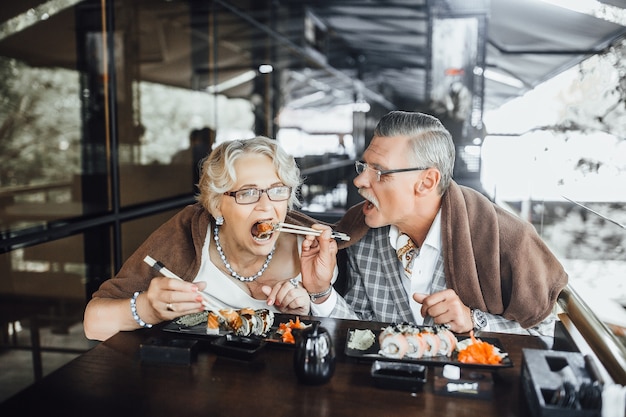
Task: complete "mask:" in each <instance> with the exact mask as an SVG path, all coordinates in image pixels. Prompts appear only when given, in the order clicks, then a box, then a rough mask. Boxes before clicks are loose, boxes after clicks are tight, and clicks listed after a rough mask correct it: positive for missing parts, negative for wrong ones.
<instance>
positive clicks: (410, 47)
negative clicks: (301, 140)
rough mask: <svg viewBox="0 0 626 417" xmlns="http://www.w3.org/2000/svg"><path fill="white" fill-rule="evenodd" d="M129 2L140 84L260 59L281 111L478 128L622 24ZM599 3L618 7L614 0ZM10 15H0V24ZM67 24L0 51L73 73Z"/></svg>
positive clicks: (297, 2)
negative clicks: (375, 107) (437, 117)
mask: <svg viewBox="0 0 626 417" xmlns="http://www.w3.org/2000/svg"><path fill="white" fill-rule="evenodd" d="M31 3H42V2H37V1H30V2H29V4H30V5H31V6H32V4H31ZM132 3H133V4H134V5H135V6H136V7H135V9H134V13H133V14H131V16H129V15H128V13H120V14H119V15H116V29H117V30H118V31H119V30H124V28H130V27H133V25H132V24H131V22H138V25H134V27H135V28H136V31H135V32H134V34H135V35H136V36H137V43H136V44H137V45H138V49H137V50H136V51H134V52H136V54H137V58H138V62H139V73H140V77H141V78H142V79H143V80H147V81H153V82H158V83H163V84H167V85H173V86H179V87H183V88H196V89H199V88H206V87H207V86H209V85H216V84H219V83H222V82H224V81H227V80H231V79H233V78H234V77H236V76H237V75H241V74H243V73H246V72H249V71H250V70H256V69H257V68H258V65H259V64H262V63H271V64H272V65H273V66H274V69H275V72H274V74H275V75H276V77H275V78H276V79H277V81H274V87H275V89H274V91H278V90H280V92H281V103H280V105H281V106H286V107H293V108H297V107H307V108H309V107H314V108H319V109H324V108H326V107H327V106H330V105H335V104H341V103H350V102H353V101H354V100H355V99H363V100H365V101H367V102H370V103H371V102H378V103H379V104H381V105H383V106H384V107H388V108H411V109H421V110H424V109H430V110H433V109H436V110H437V111H438V112H446V111H451V112H453V113H454V112H457V114H460V115H461V117H468V118H470V117H471V118H472V119H476V118H477V120H478V122H480V121H481V120H482V111H483V110H487V109H493V108H497V107H499V106H501V105H502V104H503V103H505V102H506V101H508V100H510V99H512V98H514V97H517V96H520V95H522V94H523V93H525V92H526V91H528V90H530V89H532V88H533V87H535V86H537V85H538V84H540V83H542V82H543V81H546V80H548V79H549V78H551V77H553V76H555V75H556V74H558V73H560V72H562V71H564V70H566V69H568V68H571V67H572V66H574V65H575V64H577V63H579V62H581V61H582V60H584V59H585V58H586V57H588V56H590V55H592V54H596V53H600V52H602V51H604V50H606V48H607V47H608V46H609V45H611V44H612V43H613V42H616V41H617V40H619V39H621V38H623V37H624V36H625V35H626V27H624V26H621V25H618V24H614V23H610V22H607V21H605V20H601V19H597V18H594V17H591V16H589V15H585V14H581V13H576V12H573V11H568V10H565V9H562V8H560V7H557V6H553V5H550V4H548V3H545V2H543V1H539V0H524V1H521V0H332V1H330V0H327V1H323V0H322V1H301V0H281V1H261V0H236V1H223V0H215V1H198V0H194V1H191V2H188V1H183V0H169V1H166V0H162V1H157V0H134V1H133V2H132ZM606 3H608V4H611V5H613V6H617V7H621V8H624V7H626V2H624V1H623V0H607V1H606ZM125 4H129V3H128V2H126V3H125ZM189 4H192V5H193V8H194V9H193V10H194V13H195V17H194V18H191V19H190V15H191V16H194V13H191V14H190V12H189ZM20 11H21V10H20ZM15 13H16V10H9V9H4V10H3V11H2V12H0V19H1V21H6V20H7V19H8V18H10V17H12V15H11V14H15ZM7 14H8V15H7ZM77 21H78V22H80V19H78V20H76V17H75V14H74V9H73V8H67V9H65V10H62V11H60V12H58V13H56V14H55V15H52V16H50V17H49V18H48V19H47V20H45V21H41V22H40V23H37V24H35V25H32V26H30V27H27V28H26V29H24V30H21V31H19V32H17V33H14V34H11V35H10V36H4V37H3V38H0V55H4V56H12V57H16V58H19V59H22V60H24V61H26V62H28V63H30V64H31V65H41V66H62V67H75V62H74V61H75V58H74V54H75V53H74V51H75V29H74V28H75V25H76V24H77V23H76V22H77ZM306 24H313V26H312V27H313V28H314V29H315V30H314V31H313V32H309V33H314V34H315V36H314V38H309V39H308V40H307V38H306V37H305V25H306ZM52 27H54V28H55V29H54V30H52V31H51V30H50V28H52ZM51 33H56V37H51V36H50V34H51ZM190 36H191V37H192V38H193V39H195V40H193V41H191V42H190ZM214 40H215V41H217V43H214V42H213V41H214ZM215 44H217V45H218V47H217V48H213V47H212V45H215ZM190 56H191V57H192V58H191V60H190ZM128 57H130V58H132V57H133V53H132V52H131V54H130V55H128ZM190 62H191V65H190ZM215 70H217V71H215ZM483 75H484V78H483ZM497 76H499V77H500V78H502V77H503V76H505V77H506V78H504V79H502V80H500V81H498V80H496V77H497ZM259 77H262V75H258V74H257V77H256V78H253V79H252V80H250V81H247V82H243V83H239V84H237V85H235V86H232V87H225V89H223V90H221V91H220V92H221V93H223V94H225V95H227V96H230V97H250V95H251V94H252V92H253V91H256V92H259V88H258V83H257V84H256V89H255V87H254V86H255V84H254V83H255V80H258V78H259ZM466 93H467V94H466ZM475 121H476V120H475ZM475 121H474V122H475ZM474 122H472V123H474Z"/></svg>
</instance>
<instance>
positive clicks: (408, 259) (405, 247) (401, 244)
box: [396, 233, 419, 279]
mask: <svg viewBox="0 0 626 417" xmlns="http://www.w3.org/2000/svg"><path fill="white" fill-rule="evenodd" d="M396 247H397V248H398V249H397V250H396V255H398V259H399V260H400V262H402V266H403V267H404V273H405V275H406V277H407V278H409V279H411V275H412V274H413V271H412V269H413V263H414V262H415V258H416V257H417V255H419V249H418V248H417V246H415V243H413V241H412V240H411V238H409V236H407V235H406V234H404V233H402V234H400V236H398V240H397V242H396Z"/></svg>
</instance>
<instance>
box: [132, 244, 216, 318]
mask: <svg viewBox="0 0 626 417" xmlns="http://www.w3.org/2000/svg"><path fill="white" fill-rule="evenodd" d="M143 261H144V262H145V263H147V264H148V265H150V267H152V269H154V270H155V271H157V272H160V273H161V274H163V276H166V277H168V278H172V279H177V280H179V281H184V279H182V278H181V277H179V276H178V275H176V274H175V273H173V272H172V271H170V270H169V269H167V268H166V267H165V265H163V264H162V263H161V262H159V261H157V260H156V259H154V258H152V257H151V256H149V255H148V256H146V257H145V258H143ZM199 292H200V295H201V296H202V305H203V306H204V307H205V309H207V310H211V311H213V312H214V313H216V314H217V315H220V313H219V311H220V308H221V307H220V306H218V305H217V304H215V303H214V302H213V300H211V298H210V297H211V296H210V295H209V294H208V293H206V292H204V291H199Z"/></svg>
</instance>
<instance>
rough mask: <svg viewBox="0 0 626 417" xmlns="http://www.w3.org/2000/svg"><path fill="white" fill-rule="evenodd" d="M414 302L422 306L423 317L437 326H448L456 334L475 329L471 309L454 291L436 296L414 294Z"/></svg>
mask: <svg viewBox="0 0 626 417" xmlns="http://www.w3.org/2000/svg"><path fill="white" fill-rule="evenodd" d="M413 300H415V301H416V302H418V303H419V304H421V305H422V309H421V314H422V317H426V316H430V317H432V318H433V319H434V321H435V323H436V324H447V325H448V326H450V330H452V331H453V332H455V333H467V332H469V331H470V330H472V329H473V328H474V324H473V322H472V314H471V311H470V308H469V307H468V306H466V305H465V304H463V302H462V301H461V299H460V298H459V296H458V295H457V293H456V292H455V291H454V290H452V289H446V290H443V291H439V292H436V293H434V294H420V293H414V294H413Z"/></svg>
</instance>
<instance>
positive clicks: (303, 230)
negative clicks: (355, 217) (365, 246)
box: [274, 223, 350, 241]
mask: <svg viewBox="0 0 626 417" xmlns="http://www.w3.org/2000/svg"><path fill="white" fill-rule="evenodd" d="M274 231H276V232H287V233H295V234H297V235H313V236H319V235H321V234H322V231H321V230H316V229H312V228H310V227H304V226H297V225H295V224H289V223H278V225H277V227H275V228H274ZM330 237H332V238H333V239H340V240H345V241H348V240H350V236H348V235H347V234H345V233H341V232H332V233H331V235H330Z"/></svg>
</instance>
